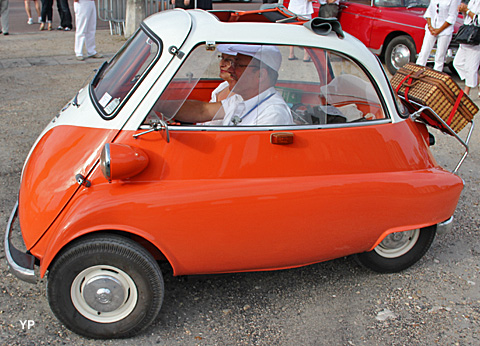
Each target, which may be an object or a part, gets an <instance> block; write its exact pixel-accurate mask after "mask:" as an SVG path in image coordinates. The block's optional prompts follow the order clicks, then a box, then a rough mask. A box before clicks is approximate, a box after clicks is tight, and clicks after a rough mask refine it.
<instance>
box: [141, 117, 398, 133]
mask: <svg viewBox="0 0 480 346" xmlns="http://www.w3.org/2000/svg"><path fill="white" fill-rule="evenodd" d="M391 122H392V120H391V119H378V120H369V121H362V122H357V123H355V122H352V123H341V124H323V125H291V126H207V125H205V126H201V125H188V126H185V125H180V126H178V125H168V128H169V130H170V132H172V131H223V132H225V131H236V132H240V131H242V132H244V131H252V132H258V131H271V132H274V131H281V132H284V131H296V130H318V129H336V128H345V127H362V126H375V125H382V124H390V123H391ZM144 126H146V125H141V126H140V129H141V130H142V129H147V127H144ZM148 128H149V126H148Z"/></svg>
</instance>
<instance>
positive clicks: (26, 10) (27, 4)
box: [25, 0, 36, 18]
mask: <svg viewBox="0 0 480 346" xmlns="http://www.w3.org/2000/svg"><path fill="white" fill-rule="evenodd" d="M35 3H36V1H35ZM25 12H27V16H28V18H32V11H31V10H30V0H25Z"/></svg>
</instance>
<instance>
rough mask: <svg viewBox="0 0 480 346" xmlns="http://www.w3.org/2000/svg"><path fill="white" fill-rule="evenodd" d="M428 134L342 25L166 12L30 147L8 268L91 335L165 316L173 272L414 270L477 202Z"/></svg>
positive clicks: (274, 14) (122, 331) (283, 15)
mask: <svg viewBox="0 0 480 346" xmlns="http://www.w3.org/2000/svg"><path fill="white" fill-rule="evenodd" d="M292 50H293V52H295V50H296V51H297V54H300V53H299V52H302V53H301V54H303V51H301V50H304V51H305V52H306V53H307V54H308V56H309V58H308V59H306V61H302V59H300V60H298V59H294V58H292V55H291V53H292ZM420 120H421V118H418V119H415V118H414V117H412V116H411V114H409V113H408V111H407V110H406V109H405V108H404V107H403V105H402V103H401V102H400V101H399V99H398V98H397V96H396V95H395V93H394V91H393V89H392V87H391V85H390V83H389V81H388V79H387V77H386V74H385V72H384V70H383V68H382V65H381V64H380V62H379V61H378V59H377V58H376V57H375V56H374V55H373V54H372V53H370V52H369V50H368V49H367V48H366V47H365V46H364V45H363V44H361V43H360V42H359V41H358V40H356V39H355V38H353V37H352V36H350V35H349V34H347V33H344V32H343V31H342V29H341V27H340V25H339V24H338V22H336V21H335V20H322V19H319V18H316V19H313V20H310V21H308V20H306V19H303V18H301V17H297V16H295V15H293V14H291V13H289V12H288V11H285V10H284V9H281V8H272V9H264V10H259V11H250V12H235V11H211V12H205V11H200V10H191V11H185V10H172V11H165V12H161V13H158V14H155V15H153V16H151V17H149V18H147V19H146V20H145V21H144V22H143V24H142V25H141V27H140V28H139V30H138V31H137V32H136V34H135V35H134V36H133V37H132V38H131V39H130V40H129V41H128V42H127V43H126V44H125V45H124V46H123V47H122V48H121V49H120V51H119V52H118V53H117V54H116V55H115V56H114V57H113V58H112V59H111V60H110V61H109V62H105V63H104V64H103V65H102V67H101V68H100V69H99V70H98V71H97V73H96V75H95V77H94V78H93V80H92V81H91V82H90V83H89V84H88V85H87V86H85V87H84V88H83V89H81V90H80V91H79V92H78V93H77V95H75V97H74V98H73V99H72V100H71V101H70V102H68V104H67V105H66V106H65V107H64V108H63V109H62V110H61V111H60V112H59V114H58V115H56V116H55V117H54V118H53V120H52V121H51V122H50V123H49V124H48V126H47V127H46V128H45V130H44V131H43V132H42V133H41V135H40V136H39V138H38V139H37V141H36V143H35V144H34V146H33V148H32V149H31V151H30V153H29V156H28V158H27V160H26V162H25V165H24V168H23V171H22V177H21V183H20V191H19V197H18V202H17V204H16V206H15V207H14V209H13V211H12V214H11V217H10V220H9V222H8V225H7V231H6V235H5V253H6V257H7V260H8V264H9V266H10V268H11V270H12V272H13V273H14V274H15V275H17V276H18V277H19V278H20V279H22V280H25V281H28V282H36V275H40V276H41V277H44V276H45V275H47V277H48V284H47V296H48V300H49V304H50V306H51V309H52V311H53V312H54V313H55V315H56V316H57V317H58V319H59V320H60V321H61V322H62V323H63V324H64V325H65V326H66V327H68V328H69V329H71V330H72V331H74V332H76V333H78V334H81V335H84V336H87V337H94V338H118V337H129V336H132V335H135V334H136V333H138V332H140V331H141V330H142V329H144V328H146V327H147V326H148V325H149V324H150V323H151V322H152V321H153V320H154V319H155V317H156V316H157V315H158V313H159V311H160V308H161V305H162V300H163V292H164V286H163V278H162V272H161V270H160V266H159V264H158V263H159V261H167V262H168V263H169V264H170V266H171V267H172V268H173V273H174V275H192V274H213V273H232V272H246V271H265V270H277V269H285V268H294V267H299V266H304V265H309V264H313V263H318V262H322V261H328V260H331V259H334V258H339V257H343V256H347V255H354V256H356V258H357V260H358V261H359V262H360V264H362V265H364V266H366V267H368V268H371V269H373V270H374V271H377V272H396V271H401V270H404V269H406V268H408V267H410V266H411V265H413V264H414V263H415V262H417V261H418V260H419V259H420V258H421V257H422V256H423V255H424V254H425V252H426V251H427V249H428V248H429V246H430V244H431V243H432V241H433V239H434V236H435V234H436V232H439V231H440V230H445V229H447V228H448V227H449V225H451V222H452V218H453V214H454V211H455V208H456V205H457V202H458V200H459V197H460V193H461V191H462V188H463V181H462V179H461V178H459V177H458V176H457V175H456V174H454V173H452V172H449V171H447V170H445V169H443V168H442V167H440V166H439V165H438V164H437V162H436V161H435V159H434V157H433V155H432V153H431V152H430V149H429V146H430V145H431V136H430V134H429V133H428V131H427V127H426V125H425V124H424V123H423V122H421V121H420ZM412 206H415V207H414V208H413V207H412ZM17 221H18V224H19V227H14V224H15V225H16V224H17ZM16 229H19V230H21V233H22V238H23V241H24V243H25V247H26V252H23V251H20V250H18V249H17V247H15V245H14V244H13V242H12V234H13V232H14V230H16ZM35 266H38V267H39V274H36V272H35V269H34V268H35ZM47 272H48V274H47Z"/></svg>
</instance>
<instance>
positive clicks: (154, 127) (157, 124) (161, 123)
mask: <svg viewBox="0 0 480 346" xmlns="http://www.w3.org/2000/svg"><path fill="white" fill-rule="evenodd" d="M150 127H151V128H150V130H147V131H144V132H140V133H137V134H135V135H133V138H135V139H137V138H138V137H140V136H143V135H145V134H147V133H150V132H154V131H162V130H165V133H166V136H167V138H166V141H167V143H170V131H169V130H168V124H167V122H166V121H165V120H163V119H160V118H158V119H154V120H152V121H150Z"/></svg>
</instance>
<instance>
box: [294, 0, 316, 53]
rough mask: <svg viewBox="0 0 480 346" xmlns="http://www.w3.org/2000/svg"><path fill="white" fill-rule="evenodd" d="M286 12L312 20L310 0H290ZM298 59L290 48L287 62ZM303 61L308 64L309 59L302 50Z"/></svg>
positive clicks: (305, 51)
mask: <svg viewBox="0 0 480 346" xmlns="http://www.w3.org/2000/svg"><path fill="white" fill-rule="evenodd" d="M288 10H289V11H292V12H293V13H295V14H298V15H299V16H302V17H305V18H308V19H312V13H313V5H312V0H291V1H290V3H289V4H288ZM297 59H298V58H297V57H296V56H295V52H294V51H293V46H291V47H290V54H289V56H288V60H297ZM303 61H304V62H310V61H311V59H310V57H309V56H308V53H307V50H306V49H304V50H303Z"/></svg>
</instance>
